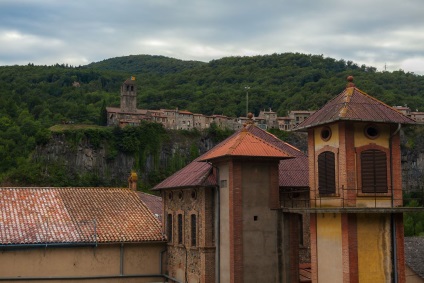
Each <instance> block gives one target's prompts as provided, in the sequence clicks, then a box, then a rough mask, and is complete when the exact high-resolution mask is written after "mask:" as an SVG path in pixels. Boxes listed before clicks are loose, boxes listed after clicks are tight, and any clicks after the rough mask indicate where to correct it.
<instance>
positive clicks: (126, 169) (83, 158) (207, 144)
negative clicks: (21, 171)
mask: <svg viewBox="0 0 424 283" xmlns="http://www.w3.org/2000/svg"><path fill="white" fill-rule="evenodd" d="M169 136H170V138H169V140H168V141H166V142H164V143H162V144H161V146H160V151H159V154H152V153H147V154H146V155H145V156H143V164H142V165H141V166H140V164H139V163H137V162H138V161H139V159H140V156H137V155H136V154H126V153H123V152H119V151H118V152H115V153H113V154H111V152H110V149H109V148H108V146H107V143H101V144H100V146H97V147H94V146H93V145H92V144H91V143H90V141H89V140H88V139H86V138H83V139H81V141H79V142H78V143H77V144H73V143H71V142H69V141H68V140H67V139H66V137H65V135H63V134H55V135H53V137H52V139H51V140H50V142H49V143H48V144H46V145H43V146H38V147H37V149H36V151H35V153H34V154H33V157H32V158H33V159H34V160H35V161H36V162H37V163H41V164H56V165H58V166H62V167H64V168H65V171H66V172H67V174H70V175H84V174H91V175H95V176H96V177H97V178H99V179H101V180H108V183H112V184H126V182H127V178H128V176H129V174H130V172H131V170H134V169H136V171H138V174H139V177H141V180H142V181H144V182H148V179H149V175H150V174H152V173H153V172H155V171H156V172H158V171H168V172H169V170H173V169H174V171H175V170H176V169H179V168H181V167H183V166H185V165H186V164H188V163H189V162H191V159H192V158H194V157H197V156H198V155H200V154H203V153H204V152H206V151H207V150H209V149H210V148H212V147H213V146H214V143H213V141H212V140H211V139H209V138H207V137H186V136H184V135H181V134H178V133H176V132H170V133H169ZM140 167H141V168H140Z"/></svg>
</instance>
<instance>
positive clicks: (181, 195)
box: [178, 191, 184, 200]
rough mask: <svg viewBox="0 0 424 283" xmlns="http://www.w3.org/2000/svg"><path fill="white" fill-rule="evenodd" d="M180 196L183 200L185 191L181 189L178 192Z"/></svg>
mask: <svg viewBox="0 0 424 283" xmlns="http://www.w3.org/2000/svg"><path fill="white" fill-rule="evenodd" d="M178 198H179V199H180V200H183V198H184V193H183V191H179V192H178Z"/></svg>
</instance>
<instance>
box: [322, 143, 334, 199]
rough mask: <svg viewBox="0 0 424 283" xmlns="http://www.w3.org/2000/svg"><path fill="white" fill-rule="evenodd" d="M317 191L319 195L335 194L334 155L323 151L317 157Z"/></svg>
mask: <svg viewBox="0 0 424 283" xmlns="http://www.w3.org/2000/svg"><path fill="white" fill-rule="evenodd" d="M318 190H319V194H320V195H322V194H324V195H325V194H335V193H336V166H335V154H334V152H331V151H324V152H323V153H321V154H320V155H318Z"/></svg>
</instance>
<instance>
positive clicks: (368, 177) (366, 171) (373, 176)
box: [361, 149, 388, 193]
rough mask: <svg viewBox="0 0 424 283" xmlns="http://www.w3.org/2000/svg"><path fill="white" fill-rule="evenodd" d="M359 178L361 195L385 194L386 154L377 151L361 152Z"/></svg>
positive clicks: (386, 189) (386, 188)
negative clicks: (360, 178)
mask: <svg viewBox="0 0 424 283" xmlns="http://www.w3.org/2000/svg"><path fill="white" fill-rule="evenodd" d="M361 177H362V192H363V193H387V191H388V187H387V156H386V153H385V152H383V151H381V150H377V149H369V150H364V151H363V152H361Z"/></svg>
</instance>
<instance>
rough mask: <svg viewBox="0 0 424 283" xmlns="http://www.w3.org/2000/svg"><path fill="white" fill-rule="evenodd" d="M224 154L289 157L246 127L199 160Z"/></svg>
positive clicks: (211, 158)
mask: <svg viewBox="0 0 424 283" xmlns="http://www.w3.org/2000/svg"><path fill="white" fill-rule="evenodd" d="M225 156H233V157H263V158H277V159H285V158H290V157H291V156H290V155H289V154H287V153H286V152H284V151H283V150H281V149H280V148H278V147H276V146H274V145H272V144H270V143H268V142H266V141H265V140H263V139H261V138H260V137H258V136H256V135H254V134H252V133H251V132H249V131H247V129H242V130H241V131H239V132H237V133H236V134H235V135H233V136H231V137H230V138H229V139H226V140H225V141H223V142H221V143H220V144H218V145H217V146H215V147H214V148H212V149H211V150H210V151H208V152H207V153H206V154H204V155H203V156H201V157H200V158H199V161H207V160H213V159H217V158H220V157H225Z"/></svg>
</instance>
